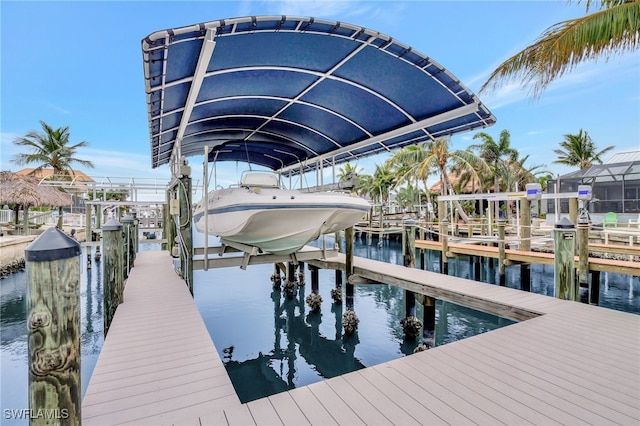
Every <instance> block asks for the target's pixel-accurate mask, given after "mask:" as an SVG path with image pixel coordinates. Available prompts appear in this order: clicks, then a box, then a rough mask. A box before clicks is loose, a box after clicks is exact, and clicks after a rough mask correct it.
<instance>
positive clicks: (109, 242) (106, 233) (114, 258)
mask: <svg viewBox="0 0 640 426" xmlns="http://www.w3.org/2000/svg"><path fill="white" fill-rule="evenodd" d="M102 236H103V246H104V253H103V257H104V283H103V284H104V286H103V303H104V335H105V336H106V335H107V333H108V331H109V327H110V326H111V321H112V320H113V315H114V314H115V312H116V308H117V307H118V305H119V304H120V303H122V301H123V292H124V242H123V237H122V224H121V223H120V222H118V221H117V220H115V219H109V220H108V221H107V222H106V223H105V224H104V225H103V226H102Z"/></svg>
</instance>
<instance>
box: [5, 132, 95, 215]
mask: <svg viewBox="0 0 640 426" xmlns="http://www.w3.org/2000/svg"><path fill="white" fill-rule="evenodd" d="M40 125H41V126H42V132H36V131H30V132H29V133H27V134H26V135H25V136H23V137H18V138H16V139H14V140H13V143H14V144H15V145H18V146H20V147H23V148H25V149H26V150H28V151H29V152H26V153H18V154H16V155H15V156H14V158H13V160H12V162H14V163H15V164H17V165H35V166H36V167H35V168H34V169H33V171H32V172H31V173H32V174H35V173H37V172H39V171H40V170H42V169H44V168H52V169H53V174H54V175H55V176H56V177H58V178H64V177H67V178H71V173H72V172H73V171H74V170H73V167H72V166H73V165H74V164H79V165H82V166H84V167H93V163H92V162H91V161H87V160H82V159H80V158H76V156H75V155H76V151H77V150H78V148H82V147H86V146H88V144H89V143H88V142H86V141H82V142H78V143H76V144H70V138H71V134H70V132H69V127H68V126H65V127H59V128H57V129H54V128H53V127H51V126H49V125H48V124H47V123H45V122H44V121H42V120H40ZM58 213H59V215H58V227H59V228H62V207H59V209H58Z"/></svg>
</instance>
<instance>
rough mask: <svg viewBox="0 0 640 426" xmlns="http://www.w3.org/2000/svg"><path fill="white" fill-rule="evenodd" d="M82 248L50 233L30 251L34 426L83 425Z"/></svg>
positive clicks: (27, 255) (52, 230)
mask: <svg viewBox="0 0 640 426" xmlns="http://www.w3.org/2000/svg"><path fill="white" fill-rule="evenodd" d="M81 252H82V250H81V249H80V244H78V242H77V241H75V240H73V239H72V238H70V237H69V236H67V235H65V234H64V232H62V231H60V230H58V229H56V228H49V229H48V230H46V231H45V232H43V233H42V234H41V235H40V236H39V237H38V238H37V239H36V240H35V241H34V242H32V243H31V244H30V245H29V246H28V247H27V248H26V249H25V251H24V254H25V261H26V270H27V283H28V284H27V286H28V287H27V328H28V333H27V336H28V343H27V346H28V352H29V409H30V410H31V412H32V413H43V414H44V415H43V416H42V417H40V416H37V418H32V419H30V424H36V425H40V424H42V425H44V424H54V423H57V424H69V425H79V424H80V423H81V415H80V407H81V403H82V400H81V381H80V258H79V257H80V254H81Z"/></svg>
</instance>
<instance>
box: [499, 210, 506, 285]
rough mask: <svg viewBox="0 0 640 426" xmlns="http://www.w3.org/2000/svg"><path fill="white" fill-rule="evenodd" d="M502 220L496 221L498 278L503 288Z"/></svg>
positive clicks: (503, 246)
mask: <svg viewBox="0 0 640 426" xmlns="http://www.w3.org/2000/svg"><path fill="white" fill-rule="evenodd" d="M504 224H505V222H504V219H502V218H500V219H498V277H499V280H500V285H501V286H503V287H504V285H505V284H506V277H505V271H504V260H505V250H504V248H505V242H504Z"/></svg>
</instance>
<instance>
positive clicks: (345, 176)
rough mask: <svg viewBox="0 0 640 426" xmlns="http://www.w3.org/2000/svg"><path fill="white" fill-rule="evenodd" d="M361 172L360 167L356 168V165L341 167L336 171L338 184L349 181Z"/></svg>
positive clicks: (348, 164)
mask: <svg viewBox="0 0 640 426" xmlns="http://www.w3.org/2000/svg"><path fill="white" fill-rule="evenodd" d="M361 171H362V167H358V165H357V164H356V165H353V164H351V163H347V164H345V165H344V166H341V167H340V168H339V169H338V180H339V181H340V182H344V181H346V180H349V179H350V178H351V177H352V176H353V175H357V174H358V173H360V172H361Z"/></svg>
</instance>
